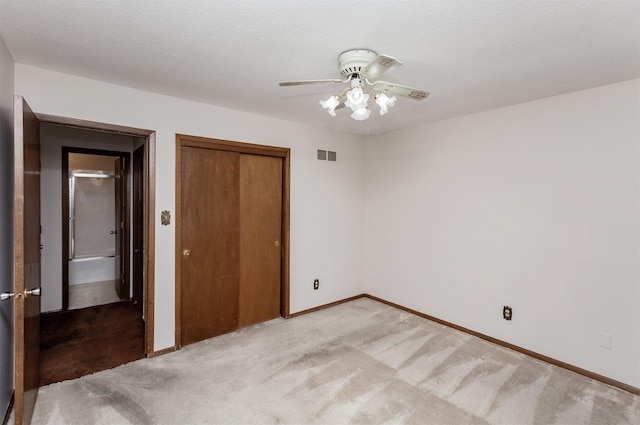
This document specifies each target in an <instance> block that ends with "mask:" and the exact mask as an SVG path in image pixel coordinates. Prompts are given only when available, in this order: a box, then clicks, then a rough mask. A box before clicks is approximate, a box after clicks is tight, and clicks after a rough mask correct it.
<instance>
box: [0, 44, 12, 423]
mask: <svg viewBox="0 0 640 425" xmlns="http://www.w3.org/2000/svg"><path fill="white" fill-rule="evenodd" d="M13 85H14V70H13V59H12V58H11V54H10V53H9V51H8V50H7V47H6V46H5V44H4V40H2V38H0V205H2V208H0V292H10V291H13V277H14V274H13V209H12V208H10V207H9V205H13ZM0 365H2V366H3V367H2V369H1V370H0V415H3V414H4V412H5V410H6V408H7V406H8V404H9V400H10V399H11V393H12V391H13V367H9V365H13V301H2V302H0Z"/></svg>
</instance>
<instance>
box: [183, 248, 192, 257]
mask: <svg viewBox="0 0 640 425" xmlns="http://www.w3.org/2000/svg"><path fill="white" fill-rule="evenodd" d="M182 255H184V256H185V257H188V256H189V255H191V251H190V250H188V249H185V250H184V251H182Z"/></svg>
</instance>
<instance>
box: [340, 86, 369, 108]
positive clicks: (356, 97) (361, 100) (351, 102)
mask: <svg viewBox="0 0 640 425" xmlns="http://www.w3.org/2000/svg"><path fill="white" fill-rule="evenodd" d="M368 100H369V95H368V94H366V93H364V92H363V91H362V87H354V88H352V89H351V90H349V91H348V92H347V101H346V102H344V104H345V106H348V107H349V108H351V110H352V111H353V112H355V111H356V110H358V109H361V108H366V107H367V101H368Z"/></svg>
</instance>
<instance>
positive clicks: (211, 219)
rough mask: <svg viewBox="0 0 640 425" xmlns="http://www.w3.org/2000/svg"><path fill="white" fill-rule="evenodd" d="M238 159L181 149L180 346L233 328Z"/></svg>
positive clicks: (237, 263) (233, 154)
mask: <svg viewBox="0 0 640 425" xmlns="http://www.w3.org/2000/svg"><path fill="white" fill-rule="evenodd" d="M239 166H240V154H239V153H237V152H227V151H217V150H211V149H201V148H192V147H182V148H181V216H182V217H181V226H182V231H181V235H182V246H181V250H182V252H181V253H180V254H181V256H182V259H181V312H180V314H181V344H182V345H186V344H190V343H192V342H196V341H201V340H203V339H207V338H210V337H213V336H216V335H220V334H223V333H227V332H230V331H233V330H235V329H236V328H237V327H238V305H239V304H238V288H239V278H240V261H239V258H240V257H239V242H238V241H239V236H240V215H239V214H238V211H239V209H240V203H239V202H240V197H239V193H240V182H239V176H240V172H239Z"/></svg>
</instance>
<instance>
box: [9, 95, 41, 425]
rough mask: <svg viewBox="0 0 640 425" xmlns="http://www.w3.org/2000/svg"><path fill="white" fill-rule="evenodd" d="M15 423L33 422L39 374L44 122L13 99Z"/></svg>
mask: <svg viewBox="0 0 640 425" xmlns="http://www.w3.org/2000/svg"><path fill="white" fill-rule="evenodd" d="M14 117H15V135H14V203H13V205H14V206H13V208H14V210H13V211H14V213H13V214H14V218H13V219H14V240H15V242H14V243H15V247H14V258H15V285H14V292H13V298H14V300H15V307H14V309H15V404H14V413H15V415H14V416H15V424H16V425H21V424H30V423H31V417H32V415H33V408H34V406H35V403H36V397H37V396H38V381H39V379H40V376H39V375H40V367H39V361H40V355H39V354H40V123H39V122H38V119H37V118H36V116H35V114H34V113H33V112H32V111H31V108H29V105H27V103H26V102H25V101H24V99H23V98H22V97H21V96H15V101H14Z"/></svg>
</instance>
